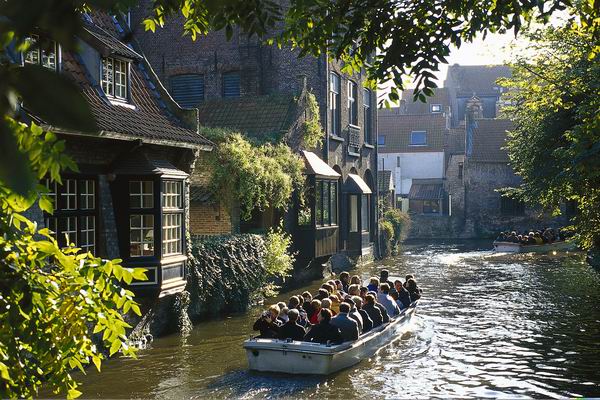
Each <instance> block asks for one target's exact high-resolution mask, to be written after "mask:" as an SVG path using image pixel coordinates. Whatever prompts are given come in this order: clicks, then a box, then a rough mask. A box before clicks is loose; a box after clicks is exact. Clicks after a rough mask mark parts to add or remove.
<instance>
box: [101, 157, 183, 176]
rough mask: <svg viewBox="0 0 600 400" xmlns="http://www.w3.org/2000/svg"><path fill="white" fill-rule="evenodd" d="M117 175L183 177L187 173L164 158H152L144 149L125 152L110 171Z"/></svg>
mask: <svg viewBox="0 0 600 400" xmlns="http://www.w3.org/2000/svg"><path fill="white" fill-rule="evenodd" d="M112 172H113V173H114V174H117V175H148V174H150V175H168V176H170V177H181V178H185V177H186V176H188V174H187V173H185V172H183V171H181V170H180V169H178V168H176V167H175V166H174V165H173V164H171V163H170V162H168V161H166V160H161V159H154V158H152V157H150V156H148V155H147V154H146V153H145V152H144V151H136V152H134V153H132V154H127V156H125V157H124V158H123V159H122V160H119V161H117V162H116V163H115V166H114V169H113V171H112Z"/></svg>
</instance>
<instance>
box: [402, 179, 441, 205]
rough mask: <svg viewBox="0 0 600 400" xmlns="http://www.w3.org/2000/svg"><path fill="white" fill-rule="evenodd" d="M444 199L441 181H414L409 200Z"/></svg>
mask: <svg viewBox="0 0 600 400" xmlns="http://www.w3.org/2000/svg"><path fill="white" fill-rule="evenodd" d="M443 197H444V184H443V182H442V180H441V179H413V180H412V185H411V186H410V191H409V192H408V198H409V199H410V200H438V199H442V198H443Z"/></svg>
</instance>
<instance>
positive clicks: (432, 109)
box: [431, 104, 442, 114]
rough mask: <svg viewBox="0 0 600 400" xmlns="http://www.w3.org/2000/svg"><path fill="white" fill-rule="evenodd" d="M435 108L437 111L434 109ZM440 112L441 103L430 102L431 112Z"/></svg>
mask: <svg viewBox="0 0 600 400" xmlns="http://www.w3.org/2000/svg"><path fill="white" fill-rule="evenodd" d="M436 108H437V111H436ZM441 112H442V105H441V104H432V105H431V113H432V114H440V113H441Z"/></svg>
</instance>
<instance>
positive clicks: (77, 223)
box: [44, 177, 97, 254]
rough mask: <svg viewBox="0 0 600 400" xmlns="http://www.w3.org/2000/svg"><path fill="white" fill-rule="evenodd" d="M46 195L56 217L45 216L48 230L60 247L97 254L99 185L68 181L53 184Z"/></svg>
mask: <svg viewBox="0 0 600 400" xmlns="http://www.w3.org/2000/svg"><path fill="white" fill-rule="evenodd" d="M44 185H45V186H46V187H47V188H48V191H47V193H46V195H47V196H48V197H50V199H52V202H53V203H54V209H55V211H54V214H53V215H48V214H47V215H44V222H45V225H46V228H48V229H49V230H50V231H51V232H52V233H53V236H54V238H55V239H56V240H57V241H58V245H59V246H61V247H67V246H70V245H74V246H75V247H79V248H80V249H81V251H83V252H88V251H89V252H91V253H92V254H95V251H96V202H97V201H96V192H97V190H96V181H95V180H94V179H90V178H84V179H77V178H75V177H73V178H65V179H63V184H62V185H58V184H57V183H56V182H50V179H46V180H45V182H44Z"/></svg>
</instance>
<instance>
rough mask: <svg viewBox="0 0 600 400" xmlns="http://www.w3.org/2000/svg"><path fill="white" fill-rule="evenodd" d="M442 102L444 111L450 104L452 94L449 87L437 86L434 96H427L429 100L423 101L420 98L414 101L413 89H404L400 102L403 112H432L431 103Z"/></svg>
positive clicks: (401, 111)
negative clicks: (450, 94)
mask: <svg viewBox="0 0 600 400" xmlns="http://www.w3.org/2000/svg"><path fill="white" fill-rule="evenodd" d="M432 104H440V105H441V106H442V111H441V112H442V113H444V112H446V110H447V108H448V107H449V106H450V96H449V93H448V89H446V88H436V89H434V90H433V96H431V97H427V101H426V102H425V103H423V102H422V101H420V100H417V101H413V89H406V90H403V91H402V102H401V104H400V107H399V108H400V110H399V111H400V113H401V114H431V105H432Z"/></svg>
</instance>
